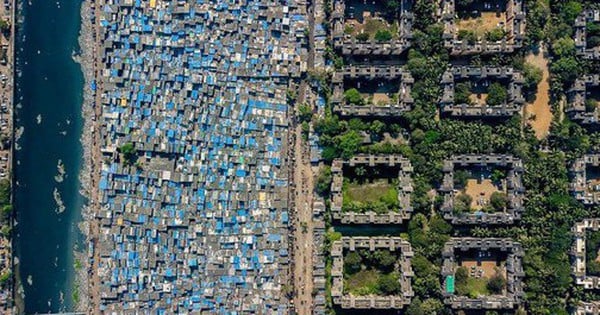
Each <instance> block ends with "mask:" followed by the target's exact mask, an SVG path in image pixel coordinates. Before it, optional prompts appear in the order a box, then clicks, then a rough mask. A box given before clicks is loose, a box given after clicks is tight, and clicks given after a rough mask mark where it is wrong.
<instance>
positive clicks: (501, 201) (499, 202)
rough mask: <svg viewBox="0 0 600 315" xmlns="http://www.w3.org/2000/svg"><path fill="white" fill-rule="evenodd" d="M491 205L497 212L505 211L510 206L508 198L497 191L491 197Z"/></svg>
mask: <svg viewBox="0 0 600 315" xmlns="http://www.w3.org/2000/svg"><path fill="white" fill-rule="evenodd" d="M490 204H491V205H492V208H494V210H496V211H503V210H504V208H506V206H507V205H508V196H506V194H505V193H502V192H498V191H495V192H493V193H492V195H491V196H490Z"/></svg>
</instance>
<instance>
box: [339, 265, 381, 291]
mask: <svg viewBox="0 0 600 315" xmlns="http://www.w3.org/2000/svg"><path fill="white" fill-rule="evenodd" d="M380 275H381V273H380V272H379V271H377V270H361V271H359V272H357V273H355V274H353V275H349V276H346V277H344V278H347V279H345V281H344V282H345V283H344V291H347V292H348V293H350V294H354V295H369V294H378V293H379V289H378V287H377V280H378V279H379V276H380Z"/></svg>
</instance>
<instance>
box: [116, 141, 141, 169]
mask: <svg viewBox="0 0 600 315" xmlns="http://www.w3.org/2000/svg"><path fill="white" fill-rule="evenodd" d="M119 152H121V154H122V155H123V159H124V161H123V163H124V164H125V165H133V164H134V163H135V161H136V160H137V151H136V149H135V147H134V145H133V143H131V142H128V143H125V144H124V145H122V146H121V147H119Z"/></svg>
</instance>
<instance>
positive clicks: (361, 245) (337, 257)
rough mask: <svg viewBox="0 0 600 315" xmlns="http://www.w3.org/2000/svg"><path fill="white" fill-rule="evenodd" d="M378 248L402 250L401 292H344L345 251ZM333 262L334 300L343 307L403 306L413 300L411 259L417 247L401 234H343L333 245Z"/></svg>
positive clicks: (399, 262) (391, 307)
mask: <svg viewBox="0 0 600 315" xmlns="http://www.w3.org/2000/svg"><path fill="white" fill-rule="evenodd" d="M362 250H365V251H368V252H371V253H372V252H375V251H377V250H389V251H390V252H393V253H397V254H398V257H399V258H398V260H397V261H396V262H395V269H397V271H398V273H399V279H398V281H399V284H400V288H401V290H400V291H401V294H399V295H388V296H379V295H372V294H371V295H365V296H357V295H353V294H350V293H348V294H344V254H345V253H348V252H357V251H362ZM331 257H332V259H333V265H332V268H331V276H332V286H331V296H332V297H333V302H334V303H335V304H337V305H339V306H340V307H341V308H343V309H348V308H353V309H401V308H403V307H404V306H406V305H408V304H410V301H411V299H412V297H413V296H414V293H413V291H412V285H411V278H412V277H413V271H412V267H411V263H410V260H411V258H412V257H413V251H412V248H411V246H410V243H409V242H407V241H406V240H404V239H402V238H400V237H342V239H341V240H339V241H335V242H334V243H333V245H332V248H331Z"/></svg>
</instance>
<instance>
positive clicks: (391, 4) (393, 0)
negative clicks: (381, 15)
mask: <svg viewBox="0 0 600 315" xmlns="http://www.w3.org/2000/svg"><path fill="white" fill-rule="evenodd" d="M385 8H386V9H387V10H388V11H393V12H395V11H397V10H398V8H400V3H399V2H398V0H386V1H385Z"/></svg>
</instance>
